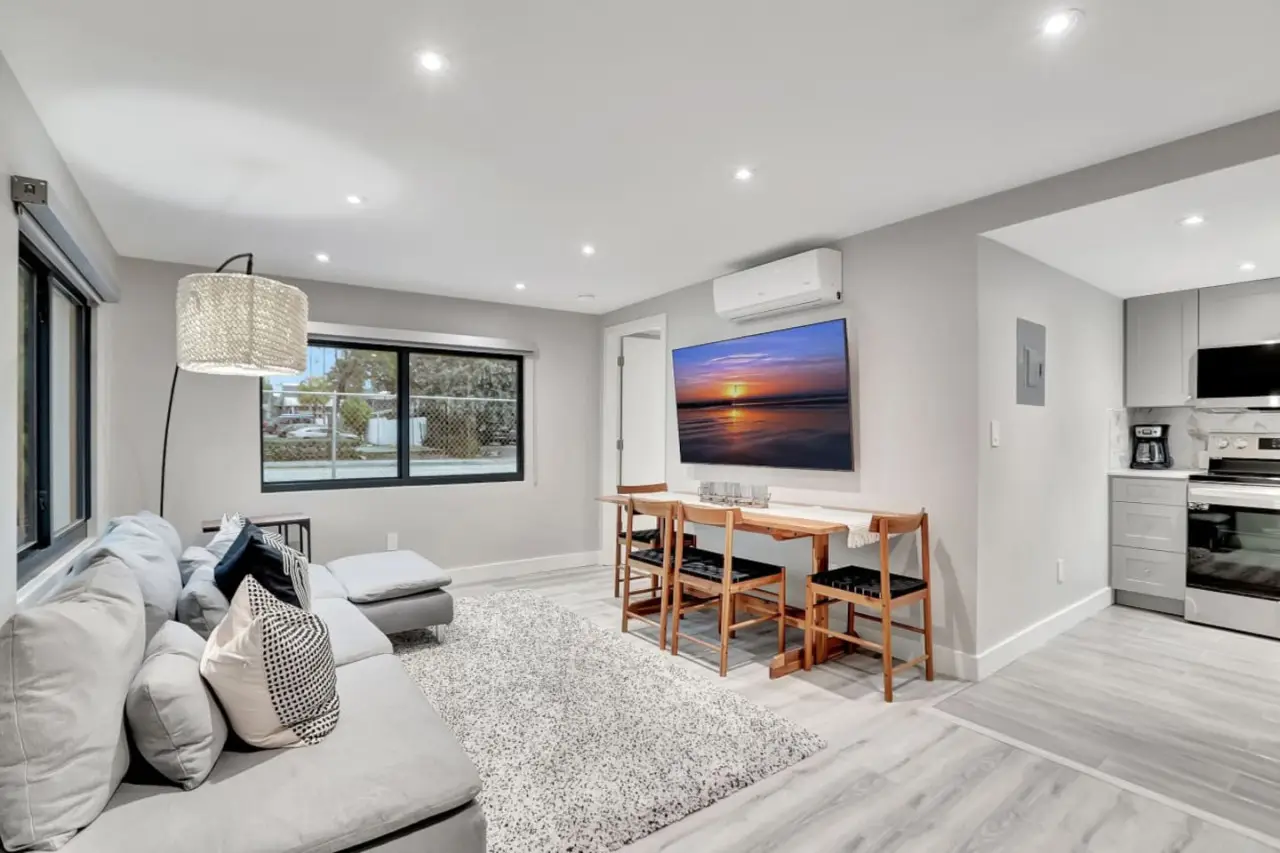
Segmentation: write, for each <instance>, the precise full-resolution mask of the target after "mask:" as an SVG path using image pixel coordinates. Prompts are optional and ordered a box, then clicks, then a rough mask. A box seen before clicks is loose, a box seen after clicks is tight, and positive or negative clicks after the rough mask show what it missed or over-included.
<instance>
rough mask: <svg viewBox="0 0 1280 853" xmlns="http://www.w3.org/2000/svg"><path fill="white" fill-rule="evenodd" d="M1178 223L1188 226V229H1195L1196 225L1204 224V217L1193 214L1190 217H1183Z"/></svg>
mask: <svg viewBox="0 0 1280 853" xmlns="http://www.w3.org/2000/svg"><path fill="white" fill-rule="evenodd" d="M1178 222H1179V224H1181V225H1186V226H1188V227H1195V226H1196V225H1203V224H1204V217H1203V216H1201V215H1200V214H1198V213H1193V214H1191V215H1190V216H1184V217H1182V218H1181V219H1179V220H1178Z"/></svg>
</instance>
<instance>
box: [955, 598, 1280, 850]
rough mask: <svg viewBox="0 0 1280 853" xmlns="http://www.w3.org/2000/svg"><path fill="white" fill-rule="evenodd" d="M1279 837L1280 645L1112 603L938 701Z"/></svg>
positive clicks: (988, 724) (1022, 738)
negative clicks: (984, 678)
mask: <svg viewBox="0 0 1280 853" xmlns="http://www.w3.org/2000/svg"><path fill="white" fill-rule="evenodd" d="M939 709H940V710H942V711H945V712H946V713H949V714H953V715H955V716H957V717H961V718H963V719H966V720H969V721H971V722H974V723H977V724H979V725H981V726H984V727H986V728H989V729H992V730H994V731H996V732H999V733H1001V734H1003V735H1007V736H1009V737H1012V738H1016V739H1017V740H1020V741H1024V742H1026V743H1029V744H1031V745H1033V746H1036V747H1039V748H1041V749H1045V750H1048V751H1050V752H1053V753H1055V754H1057V755H1061V756H1064V757H1066V758H1069V759H1071V760H1072V761H1075V762H1078V763H1080V764H1082V765H1085V766H1088V767H1094V768H1097V769H1098V770H1100V771H1102V772H1103V773H1106V774H1109V775H1112V776H1117V777H1119V778H1121V779H1124V780H1126V781H1128V782H1131V783H1133V784H1136V785H1139V786H1141V787H1143V788H1147V789H1150V790H1152V791H1155V792H1157V793H1159V794H1163V795H1165V796H1168V797H1170V798H1172V799H1174V800H1178V801H1180V802H1183V803H1187V804H1189V805H1192V806H1194V807H1197V808H1200V809H1204V810H1205V811H1207V812H1210V813H1212V814H1215V815H1219V816H1221V817H1224V818H1226V819H1228V820H1231V821H1234V822H1236V823H1239V824H1242V825H1244V826H1247V827H1251V828H1253V829H1256V830H1259V831H1261V832H1263V833H1266V834H1267V835H1269V836H1272V837H1280V725H1278V724H1280V644H1277V643H1276V642H1275V641H1273V640H1267V639H1263V638H1261V637H1252V636H1248V635H1245V634H1236V633H1233V632H1230V631H1221V630H1218V629H1215V628H1208V627H1205V626H1202V625H1192V624H1190V623H1187V622H1184V621H1182V620H1181V619H1176V618H1173V617H1169V616H1162V615H1159V614H1153V613H1146V612H1143V611H1141V610H1133V609H1129V608H1125V607H1112V608H1110V609H1109V610H1106V611H1104V612H1103V613H1101V614H1099V615H1098V616H1097V617H1095V618H1093V619H1090V620H1088V621H1087V622H1085V623H1083V624H1081V625H1080V626H1078V627H1077V628H1075V629H1074V630H1072V631H1070V632H1068V633H1066V634H1064V635H1062V636H1060V637H1058V638H1057V639H1055V640H1054V641H1053V642H1051V643H1049V644H1048V645H1047V646H1045V647H1044V648H1042V649H1039V650H1037V651H1035V652H1032V653H1031V654H1029V655H1026V656H1025V657H1023V658H1022V659H1020V660H1018V661H1016V662H1015V663H1013V664H1011V665H1010V666H1008V667H1006V668H1005V669H1003V670H1001V671H1000V672H999V673H997V674H996V675H995V676H993V677H992V678H989V679H987V680H986V681H984V682H982V683H981V684H977V685H974V686H972V687H969V688H968V689H966V690H964V691H962V692H961V693H959V694H957V695H956V696H953V697H951V698H950V699H947V700H946V701H944V702H942V703H941V704H940V705H939Z"/></svg>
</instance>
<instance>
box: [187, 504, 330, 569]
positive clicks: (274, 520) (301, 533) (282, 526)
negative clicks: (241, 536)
mask: <svg viewBox="0 0 1280 853" xmlns="http://www.w3.org/2000/svg"><path fill="white" fill-rule="evenodd" d="M245 520H246V521H248V522H250V523H251V524H256V525H258V526H259V527H270V528H274V529H275V531H276V532H277V533H279V534H280V535H281V536H282V537H284V541H285V542H288V543H290V547H293V544H292V543H293V542H294V540H293V539H290V538H289V530H290V528H293V527H296V528H298V538H297V543H298V550H299V551H301V552H302V553H303V554H304V555H306V558H307V560H308V561H310V560H311V516H309V515H303V514H302V513H300V512H279V513H275V514H274V515H253V516H248V515H246V516H245ZM221 527H222V519H220V518H215V519H211V520H208V521H202V522H200V529H201V531H202V532H204V533H217V532H218V530H219V528H221Z"/></svg>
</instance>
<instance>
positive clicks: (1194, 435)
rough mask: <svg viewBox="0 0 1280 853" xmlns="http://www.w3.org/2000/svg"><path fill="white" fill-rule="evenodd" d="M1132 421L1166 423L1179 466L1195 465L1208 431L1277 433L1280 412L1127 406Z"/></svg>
mask: <svg viewBox="0 0 1280 853" xmlns="http://www.w3.org/2000/svg"><path fill="white" fill-rule="evenodd" d="M1129 423H1131V424H1169V454H1170V455H1171V456H1172V457H1173V464H1174V465H1175V466H1176V467H1179V468H1195V467H1196V455H1197V454H1198V453H1199V452H1200V451H1201V450H1206V449H1207V448H1208V444H1207V442H1208V440H1209V433H1211V432H1274V433H1280V412H1214V411H1209V410H1206V409H1191V408H1185V407H1179V408H1173V409H1130V410H1129Z"/></svg>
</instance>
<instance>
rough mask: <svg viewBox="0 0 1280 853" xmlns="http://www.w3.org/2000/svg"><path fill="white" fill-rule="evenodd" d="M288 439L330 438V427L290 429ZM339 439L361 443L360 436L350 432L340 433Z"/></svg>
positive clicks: (286, 433)
mask: <svg viewBox="0 0 1280 853" xmlns="http://www.w3.org/2000/svg"><path fill="white" fill-rule="evenodd" d="M284 436H285V437H286V438H329V437H330V433H329V427H327V426H314V425H311V426H307V425H304V426H295V427H290V428H289V429H288V431H286V432H285V433H284ZM338 438H339V439H340V440H343V441H360V436H358V435H355V434H354V433H350V432H340V433H338Z"/></svg>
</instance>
